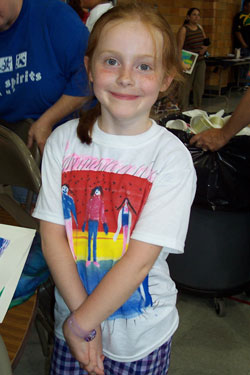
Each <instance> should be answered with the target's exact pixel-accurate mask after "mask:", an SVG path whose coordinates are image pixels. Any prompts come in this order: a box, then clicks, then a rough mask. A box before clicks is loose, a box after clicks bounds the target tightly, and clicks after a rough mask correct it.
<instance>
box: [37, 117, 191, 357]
mask: <svg viewBox="0 0 250 375" xmlns="http://www.w3.org/2000/svg"><path fill="white" fill-rule="evenodd" d="M77 125H78V120H72V121H69V122H68V123H66V124H64V125H62V126H60V127H59V128H57V129H56V130H55V131H54V132H53V133H52V135H51V136H50V137H49V139H48V141H47V143H46V147H45V151H44V156H43V163H42V188H41V191H40V194H39V197H38V200H37V205H36V208H35V211H34V213H33V216H34V217H36V218H39V219H42V220H45V221H49V222H53V223H56V224H61V225H65V227H66V230H67V234H68V236H69V237H70V236H71V235H72V234H73V242H72V239H71V238H69V243H71V246H72V247H73V249H72V251H73V253H74V256H75V258H76V262H77V268H78V272H79V274H80V277H81V279H82V281H83V284H84V286H85V289H86V290H87V292H88V293H89V294H90V293H91V292H92V290H93V289H94V288H95V287H96V285H97V284H98V283H99V282H100V281H101V279H102V277H103V276H104V275H105V274H106V273H107V272H108V271H109V270H110V269H111V267H113V266H114V265H115V263H116V262H117V261H118V260H119V258H120V257H121V256H122V254H124V252H125V251H126V248H127V242H128V239H129V236H130V237H131V238H133V239H136V240H139V241H143V242H147V243H152V244H155V245H159V246H162V247H163V249H162V251H161V253H160V255H159V257H158V259H157V260H156V262H155V264H154V266H153V267H152V269H151V270H150V272H149V274H148V276H147V277H146V278H145V280H144V282H143V283H142V284H141V286H140V287H139V288H138V289H137V290H136V291H135V292H134V293H133V295H132V296H131V297H130V298H129V299H128V301H127V302H126V303H125V304H124V305H123V306H121V307H120V308H119V309H118V310H117V311H116V312H115V313H113V314H112V315H111V316H110V317H109V319H107V320H106V321H104V322H103V323H102V331H103V332H102V337H103V353H104V355H105V356H107V357H109V358H111V359H113V360H116V361H120V362H130V361H136V360H138V359H141V358H144V357H145V356H147V355H148V354H149V353H151V352H152V351H153V350H155V349H156V348H158V347H159V346H160V345H162V344H163V343H165V342H166V341H167V340H168V339H169V338H170V337H171V336H172V335H173V333H174V332H175V330H176V328H177V326H178V312H177V310H176V307H175V305H176V293H177V291H176V288H175V284H174V282H173V281H172V280H171V278H170V276H169V270H168V265H167V262H166V258H167V256H168V254H169V253H170V252H172V253H181V252H183V248H184V241H185V237H186V232H187V227H188V221H189V214H190V207H191V204H192V201H193V197H194V193H195V186H196V175H195V171H194V167H193V162H192V159H191V156H190V153H189V152H188V151H187V149H186V148H185V147H184V145H183V144H182V143H181V142H180V141H179V140H178V139H177V137H175V136H174V135H173V134H171V133H170V132H169V131H167V130H166V129H165V128H163V127H161V126H159V125H157V124H156V123H155V122H154V121H153V122H152V126H151V127H150V129H149V130H147V131H146V132H144V133H142V134H139V135H135V136H117V135H111V134H107V133H104V132H103V131H101V130H100V129H99V127H98V125H97V123H95V125H94V128H93V134H92V139H93V141H92V144H91V145H89V146H88V145H86V144H82V143H81V142H80V140H79V138H78V137H77V136H76V128H77ZM62 272H63V270H62ZM68 314H69V310H68V308H67V306H66V305H65V303H64V301H63V299H62V297H61V296H60V295H59V293H58V291H56V307H55V320H56V331H55V332H56V335H57V337H59V338H61V339H63V338H64V337H63V333H62V330H61V326H62V323H63V322H64V320H65V319H66V317H67V316H68Z"/></svg>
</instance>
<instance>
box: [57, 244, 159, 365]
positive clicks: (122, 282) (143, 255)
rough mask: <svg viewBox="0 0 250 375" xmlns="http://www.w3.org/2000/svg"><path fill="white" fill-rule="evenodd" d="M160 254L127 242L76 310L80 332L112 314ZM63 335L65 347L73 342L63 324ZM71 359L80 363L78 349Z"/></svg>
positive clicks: (144, 246)
mask: <svg viewBox="0 0 250 375" xmlns="http://www.w3.org/2000/svg"><path fill="white" fill-rule="evenodd" d="M160 251H161V247H160V246H156V245H152V244H149V243H145V242H141V241H137V240H133V239H131V240H130V242H129V246H128V250H127V252H126V253H125V255H124V256H123V257H122V258H121V259H120V260H119V262H117V263H116V265H115V266H114V267H113V268H112V269H111V270H110V271H109V272H108V273H107V274H106V275H105V277H104V278H103V279H102V281H101V282H100V284H99V285H98V286H97V287H96V288H95V290H94V291H93V292H92V294H91V295H90V296H89V297H88V299H87V300H85V302H83V304H82V305H81V306H80V307H79V308H78V309H77V310H76V312H75V314H74V315H75V319H76V321H77V324H78V325H79V326H80V327H81V328H82V329H83V330H86V331H90V330H92V329H93V328H94V327H96V326H99V325H100V323H101V322H103V321H104V320H105V319H107V318H108V317H109V316H110V315H111V314H113V313H114V311H116V310H117V309H118V308H119V307H120V306H121V305H122V304H123V303H124V302H125V301H127V299H128V298H129V297H130V296H131V295H132V293H133V292H134V291H135V290H136V289H137V288H138V287H139V285H140V284H141V283H142V281H143V280H144V279H145V277H146V276H147V275H148V273H149V271H150V269H151V268H152V266H153V264H154V262H155V261H156V259H157V257H158V255H159V254H160ZM64 334H65V335H66V337H67V342H69V343H70V342H71V341H73V340H74V339H75V338H74V335H73V334H72V332H71V331H70V329H69V327H68V325H67V324H65V326H64ZM75 355H76V358H77V360H78V361H79V362H82V355H83V356H84V353H82V348H81V347H80V346H79V347H78V351H77V353H75ZM91 366H92V364H91V362H90V363H89V367H88V366H87V367H85V369H86V370H87V371H89V369H91V368H92V367H91Z"/></svg>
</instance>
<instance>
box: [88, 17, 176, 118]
mask: <svg viewBox="0 0 250 375" xmlns="http://www.w3.org/2000/svg"><path fill="white" fill-rule="evenodd" d="M162 49H163V38H162V35H161V34H160V32H159V31H158V30H157V29H154V28H149V27H147V26H145V25H144V24H143V23H141V22H139V21H138V20H135V21H123V22H117V21H114V22H110V23H109V24H108V25H106V26H105V27H104V28H103V31H102V33H101V35H100V38H99V41H98V44H97V47H96V50H95V52H94V55H93V59H92V64H91V71H90V80H91V81H92V82H93V87H94V92H95V95H96V97H97V98H98V100H99V101H100V103H101V106H102V113H103V111H105V112H107V113H108V114H109V115H110V116H111V117H112V118H114V119H117V120H121V119H133V118H134V119H138V117H140V116H144V117H145V116H148V115H149V112H150V109H151V107H152V105H153V104H154V102H155V101H156V99H157V97H158V94H159V91H164V90H166V88H167V87H168V85H169V84H170V82H171V78H165V71H164V68H163V64H162Z"/></svg>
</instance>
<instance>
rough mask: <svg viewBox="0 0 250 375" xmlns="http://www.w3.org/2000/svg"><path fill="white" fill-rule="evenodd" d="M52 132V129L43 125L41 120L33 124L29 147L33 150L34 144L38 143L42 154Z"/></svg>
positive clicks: (29, 134) (29, 136)
mask: <svg viewBox="0 0 250 375" xmlns="http://www.w3.org/2000/svg"><path fill="white" fill-rule="evenodd" d="M51 131H52V129H51V126H50V125H47V124H45V123H43V122H42V121H40V119H38V120H36V121H35V122H33V124H32V125H31V127H30V130H29V133H28V142H27V146H28V147H29V148H31V147H32V145H33V142H34V141H36V143H37V145H38V147H39V150H40V152H41V154H42V153H43V149H44V146H45V143H46V141H47V138H48V137H49V135H50V133H51Z"/></svg>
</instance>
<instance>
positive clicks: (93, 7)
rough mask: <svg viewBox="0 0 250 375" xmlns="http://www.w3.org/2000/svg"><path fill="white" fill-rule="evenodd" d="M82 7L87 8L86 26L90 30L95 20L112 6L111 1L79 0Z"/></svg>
mask: <svg viewBox="0 0 250 375" xmlns="http://www.w3.org/2000/svg"><path fill="white" fill-rule="evenodd" d="M81 1H82V5H83V6H84V8H87V9H89V11H90V14H89V17H88V18H87V21H86V26H87V28H88V29H89V32H91V30H92V28H93V26H94V24H95V22H96V21H97V20H98V18H99V17H101V16H102V15H103V13H105V12H107V11H108V10H109V9H111V8H113V3H112V1H106V0H81Z"/></svg>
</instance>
